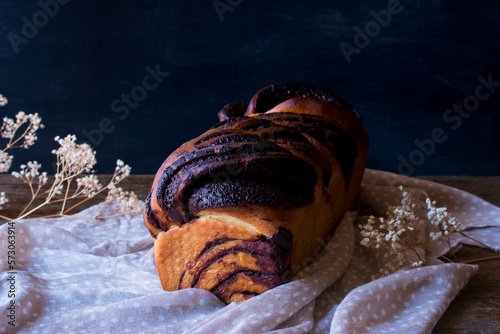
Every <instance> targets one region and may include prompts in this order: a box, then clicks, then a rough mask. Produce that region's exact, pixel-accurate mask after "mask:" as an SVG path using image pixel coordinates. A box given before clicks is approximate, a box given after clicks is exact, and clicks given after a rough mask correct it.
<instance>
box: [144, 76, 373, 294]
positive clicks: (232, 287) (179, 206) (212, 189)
mask: <svg viewBox="0 0 500 334" xmlns="http://www.w3.org/2000/svg"><path fill="white" fill-rule="evenodd" d="M219 119H220V122H219V123H218V124H216V125H215V126H214V127H212V128H211V129H210V130H208V131H207V132H205V133H204V134H202V135H201V136H199V137H198V138H195V139H193V140H191V141H188V142H186V143H185V144H183V145H182V146H181V147H179V148H178V149H177V150H175V151H174V152H173V153H172V154H171V155H170V156H169V157H168V158H167V159H166V160H165V162H164V163H163V164H162V166H161V167H160V169H159V170H158V172H157V174H156V177H155V179H154V182H153V186H152V189H151V193H150V195H149V196H148V198H147V200H146V205H145V209H144V220H145V224H146V226H147V228H148V229H149V231H150V232H151V235H152V236H153V238H154V239H155V261H156V267H157V269H158V274H159V277H160V280H161V283H162V286H163V288H164V289H165V290H169V291H173V290H178V289H184V288H201V289H206V290H209V291H212V292H213V293H214V294H215V295H217V296H218V297H219V298H220V299H221V300H222V301H224V302H226V303H230V302H232V301H242V300H246V299H248V298H250V297H252V296H255V295H258V294H261V293H263V292H265V291H267V290H269V289H270V288H272V287H275V286H277V285H280V284H282V283H283V282H285V281H286V279H287V278H289V277H291V275H293V274H294V273H296V272H297V271H298V270H300V269H301V268H302V267H303V266H304V265H305V264H307V263H308V259H310V258H311V257H312V256H313V254H317V251H318V247H319V246H320V245H322V244H324V243H325V242H326V241H327V238H328V237H329V236H330V235H331V234H332V233H333V232H334V231H335V228H336V226H337V224H338V222H339V221H340V219H341V218H342V216H343V214H344V213H345V212H346V211H347V210H349V209H352V208H353V207H354V206H355V202H356V199H357V196H358V193H359V188H360V185H361V179H362V176H363V171H364V168H365V164H366V158H367V147H368V137H367V134H366V132H365V130H364V127H363V125H362V122H361V119H360V117H359V115H358V114H357V113H356V112H355V111H354V110H353V109H352V107H351V106H350V105H349V104H347V103H346V102H345V101H343V100H342V99H341V98H339V97H338V96H336V95H335V94H333V93H332V92H330V91H328V90H325V89H322V88H318V87H313V86H308V85H299V84H277V85H272V86H268V87H265V88H263V89H261V90H260V91H259V92H257V94H255V95H254V96H253V98H252V99H251V100H250V101H248V102H246V101H245V102H234V103H230V104H228V105H226V106H225V107H224V108H223V109H222V110H221V111H220V112H219Z"/></svg>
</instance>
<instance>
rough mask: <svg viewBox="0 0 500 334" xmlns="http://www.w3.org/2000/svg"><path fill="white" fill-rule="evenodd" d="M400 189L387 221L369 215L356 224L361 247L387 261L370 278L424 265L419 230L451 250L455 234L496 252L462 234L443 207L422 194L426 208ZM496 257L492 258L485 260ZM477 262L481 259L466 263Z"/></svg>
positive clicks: (459, 225) (460, 227) (423, 250)
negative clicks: (398, 198)
mask: <svg viewBox="0 0 500 334" xmlns="http://www.w3.org/2000/svg"><path fill="white" fill-rule="evenodd" d="M399 189H400V190H401V194H402V200H401V205H399V206H389V207H388V209H387V213H386V216H387V217H386V218H384V217H379V218H375V217H374V216H370V217H369V218H368V219H367V222H366V224H364V225H358V227H359V228H360V230H361V232H360V233H361V236H362V237H363V239H362V240H361V242H360V243H361V245H363V246H365V247H367V248H372V249H375V250H377V251H380V252H382V254H383V256H384V259H385V260H386V261H384V262H385V264H384V267H383V268H382V269H380V275H379V276H378V277H377V276H373V277H372V279H376V278H380V277H384V276H387V275H390V274H392V273H393V272H395V271H396V270H398V269H400V268H402V267H404V266H408V265H411V266H413V267H421V266H423V265H425V256H424V254H425V251H426V250H427V249H426V247H425V245H424V244H423V242H422V241H421V240H420V239H419V234H420V231H427V232H428V236H429V237H430V238H431V239H432V240H438V239H439V240H442V241H445V242H446V243H448V245H449V246H450V247H451V243H450V235H451V234H452V233H458V234H460V235H462V236H464V237H466V238H468V239H470V240H472V241H474V242H476V243H478V244H480V245H482V246H483V247H485V248H488V249H490V250H491V251H493V252H495V250H494V249H492V248H490V247H488V246H487V245H485V244H483V243H481V242H480V241H479V240H476V239H474V238H472V237H470V236H469V235H467V234H465V233H464V231H463V230H462V224H461V223H460V222H459V221H457V219H456V217H454V216H452V215H451V214H450V213H449V212H448V209H447V208H446V207H437V206H436V202H435V201H433V200H431V199H430V198H429V196H428V195H425V196H426V199H425V205H423V204H422V202H420V201H417V200H416V199H415V198H414V196H413V195H412V194H411V193H409V192H407V191H406V190H404V188H403V187H402V186H400V187H399ZM424 237H425V236H424ZM498 257H499V256H493V257H489V258H487V259H495V258H498ZM480 260H482V259H478V260H472V261H466V262H465V263H471V262H477V261H480Z"/></svg>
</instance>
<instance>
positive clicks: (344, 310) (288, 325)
mask: <svg viewBox="0 0 500 334" xmlns="http://www.w3.org/2000/svg"><path fill="white" fill-rule="evenodd" d="M399 185H403V186H405V188H406V189H407V190H409V191H412V192H413V193H416V194H418V193H419V192H425V193H427V194H428V195H429V196H430V197H431V198H432V199H434V200H436V202H437V204H438V206H447V207H448V209H449V211H450V213H451V214H453V215H455V216H456V217H457V218H458V219H459V220H460V221H461V222H462V223H463V225H464V226H466V227H467V229H468V233H470V234H471V235H473V237H474V238H476V239H477V240H479V241H481V242H482V243H485V244H487V245H488V246H490V247H493V248H496V249H500V219H499V217H500V209H499V208H497V207H495V206H493V205H491V204H490V203H487V202H485V201H483V200H481V199H479V198H477V197H475V196H473V195H471V194H468V193H465V192H462V191H460V190H457V189H453V188H450V187H445V186H442V185H439V184H435V183H432V182H428V181H422V180H417V179H414V178H408V177H403V176H399V175H395V174H391V173H386V172H380V171H374V170H367V171H366V173H365V178H364V182H363V186H362V195H361V197H360V207H362V208H366V207H369V208H370V209H371V210H374V211H375V212H377V213H378V212H379V213H380V214H381V215H382V214H384V212H385V210H386V208H387V206H388V205H394V204H397V203H398V202H399V200H400V192H399V189H398V188H397V187H398V186H399ZM98 209H99V208H98V207H97V206H96V207H92V208H90V209H88V210H85V211H84V212H82V213H80V214H79V215H82V216H89V215H91V214H92V212H94V211H96V210H98ZM365 218H366V217H363V216H362V214H358V212H348V213H347V214H346V215H345V217H344V219H343V220H342V222H341V223H340V225H339V227H338V228H337V231H336V232H335V234H334V236H333V238H332V240H330V241H329V242H328V243H327V242H326V240H325V244H326V247H325V249H324V250H322V251H321V252H320V251H317V252H315V253H314V255H313V256H311V258H309V259H306V261H304V263H303V269H302V271H301V272H300V273H299V274H298V275H297V276H296V277H295V278H294V279H293V280H292V281H291V282H289V283H287V284H284V285H281V286H279V287H277V288H275V289H272V290H271V291H268V292H266V293H264V294H262V295H260V296H257V297H254V298H252V299H250V300H248V301H245V302H243V303H232V304H230V305H228V306H225V305H223V304H222V303H221V302H220V301H219V300H218V299H217V298H216V297H215V296H213V295H212V294H211V293H209V292H207V291H204V290H197V289H186V290H181V291H175V292H166V291H163V290H162V288H161V285H160V281H159V279H158V275H157V272H156V268H155V265H154V256H153V249H152V247H153V241H152V239H151V237H150V236H149V234H148V233H147V231H146V230H145V228H144V226H143V222H142V216H141V215H131V216H130V215H129V216H124V217H116V218H109V219H106V220H93V219H83V218H82V219H72V218H57V219H29V220H23V221H18V222H16V223H15V231H16V244H15V246H16V267H15V272H16V274H15V293H16V295H15V298H14V300H15V306H16V308H15V310H16V311H15V314H16V320H15V323H16V327H12V326H10V325H8V324H7V321H6V320H5V319H8V318H7V315H8V310H7V307H8V306H9V305H10V304H9V303H10V300H11V298H9V297H8V290H9V289H10V284H7V283H8V281H7V280H8V279H9V278H10V277H11V275H12V274H10V273H9V268H8V263H7V256H0V280H1V282H2V285H1V291H0V319H2V321H0V333H50V334H52V333H129V332H130V333H176V334H177V333H204V334H205V333H224V334H226V333H238V334H239V333H252V334H255V333H430V332H431V330H432V328H433V327H434V325H435V324H436V322H437V320H438V319H439V318H440V316H441V315H442V314H443V312H444V311H445V310H446V308H447V307H448V305H449V303H450V301H451V300H452V299H453V298H454V297H455V296H456V295H457V293H458V292H459V291H460V290H461V289H462V288H463V287H464V286H465V284H467V282H468V280H469V279H470V277H471V276H472V275H473V274H474V272H475V271H476V269H477V267H476V266H474V265H465V264H442V263H440V262H439V261H438V260H436V259H434V260H433V262H432V263H433V265H430V266H426V267H423V268H417V269H401V270H399V271H398V272H396V273H394V274H392V275H390V276H387V277H385V278H382V279H378V280H375V281H371V280H370V276H371V275H373V274H376V273H377V272H378V264H377V263H379V262H377V259H376V257H375V255H374V254H372V253H371V251H370V250H368V249H366V248H364V247H361V246H359V243H358V242H357V241H358V240H359V230H358V229H357V228H356V226H357V224H358V223H360V222H362V220H363V219H365ZM7 237H8V229H7V225H3V226H1V227H0V251H1V252H2V254H5V255H6V254H7V250H8V238H7ZM425 242H426V243H429V244H426V246H429V247H431V248H432V249H433V250H437V252H438V253H445V252H447V251H448V250H449V246H448V245H447V244H436V243H435V242H433V241H432V240H428V239H426V240H425ZM462 243H470V244H474V243H473V242H472V241H471V240H470V239H465V238H463V237H456V238H453V240H452V245H451V246H452V247H453V248H457V247H459V245H460V244H462Z"/></svg>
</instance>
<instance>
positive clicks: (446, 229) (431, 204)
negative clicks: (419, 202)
mask: <svg viewBox="0 0 500 334" xmlns="http://www.w3.org/2000/svg"><path fill="white" fill-rule="evenodd" d="M425 204H426V205H427V210H428V211H427V219H429V221H430V223H431V224H432V225H434V226H436V227H437V232H434V231H432V232H430V233H429V236H430V237H431V238H432V240H437V239H439V238H441V237H443V236H446V237H448V236H449V234H450V233H452V232H460V231H462V224H461V223H460V222H458V221H457V219H456V218H455V217H453V216H451V215H450V214H449V213H448V209H447V208H445V207H441V208H437V207H436V201H432V200H431V199H430V198H429V197H427V198H426V199H425Z"/></svg>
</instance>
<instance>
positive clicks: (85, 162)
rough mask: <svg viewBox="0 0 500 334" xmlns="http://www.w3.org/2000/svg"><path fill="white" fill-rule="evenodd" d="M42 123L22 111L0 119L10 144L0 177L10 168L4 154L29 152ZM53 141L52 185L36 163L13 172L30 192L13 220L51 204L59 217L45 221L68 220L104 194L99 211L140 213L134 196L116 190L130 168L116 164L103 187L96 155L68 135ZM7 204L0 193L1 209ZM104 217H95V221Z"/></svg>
mask: <svg viewBox="0 0 500 334" xmlns="http://www.w3.org/2000/svg"><path fill="white" fill-rule="evenodd" d="M5 104H7V99H6V98H5V97H4V96H3V95H1V94H0V107H2V106H4V105H5ZM41 121H42V119H41V118H40V117H39V116H38V114H26V113H24V112H22V111H21V112H19V113H17V115H16V118H15V120H14V119H11V118H8V117H5V118H4V119H3V125H2V127H1V128H0V136H1V137H2V138H6V139H9V141H8V143H7V144H6V146H5V148H4V149H3V150H2V151H0V173H5V172H8V171H9V170H10V168H11V166H12V159H13V156H12V155H10V154H8V153H7V152H6V151H7V150H9V149H13V148H29V147H30V146H32V145H33V144H34V143H35V141H36V140H37V139H38V138H37V135H36V133H37V131H38V130H39V129H42V128H43V127H44V126H43V124H42V123H41ZM21 128H24V130H23V131H22V132H21V131H20V130H19V129H21ZM55 141H56V142H57V143H58V144H59V148H58V149H56V150H53V151H52V153H53V154H55V155H56V159H57V161H56V166H57V167H56V169H57V170H56V173H55V175H54V177H53V178H51V182H49V177H48V176H47V173H46V172H40V170H41V167H42V165H41V164H39V163H38V162H36V161H30V162H28V163H27V164H23V165H21V166H20V171H15V172H12V175H13V176H14V177H15V178H17V179H20V180H22V182H24V183H26V184H27V185H28V187H29V189H30V192H31V198H30V200H29V202H28V203H27V204H26V206H25V208H24V209H23V210H22V211H21V212H20V213H19V214H18V215H17V216H16V217H15V219H22V218H26V217H28V216H31V215H33V214H35V213H36V212H37V211H39V210H40V209H41V208H43V207H45V206H47V205H51V206H53V205H54V204H55V205H60V209H59V211H58V213H56V214H53V215H50V216H44V217H52V216H68V215H69V214H70V212H72V211H73V210H74V209H75V208H76V207H78V206H79V205H81V204H83V203H85V202H86V201H87V200H89V199H91V198H93V197H95V196H96V195H98V194H99V193H101V192H103V191H106V190H107V191H108V196H107V199H106V201H105V202H104V204H103V206H102V207H105V206H106V205H112V206H113V208H114V209H113V210H114V211H113V214H112V215H119V214H124V213H131V212H137V211H140V210H141V208H142V204H143V203H142V202H141V201H140V200H138V198H137V196H136V195H135V194H134V193H133V192H127V191H123V189H122V188H121V187H117V184H118V183H120V182H121V181H122V180H123V179H125V178H126V177H127V176H129V175H130V171H131V168H130V166H128V165H126V164H125V163H124V162H123V161H121V160H118V161H117V164H116V168H115V171H114V174H113V176H112V177H111V180H110V181H109V184H108V185H106V186H102V184H101V183H100V182H99V179H98V177H97V176H96V175H95V174H94V170H93V168H94V166H95V164H96V163H97V160H96V157H95V155H96V152H95V151H94V150H92V148H91V147H90V146H89V145H88V144H86V143H83V144H78V143H77V139H76V136H74V135H67V136H66V137H64V138H60V137H59V136H57V137H56V138H55ZM52 180H53V181H52ZM75 183H76V188H75V186H74V185H75ZM72 185H73V187H72ZM8 202H9V200H8V198H7V197H6V195H5V192H0V209H1V208H2V206H3V205H5V204H7V203H8ZM104 217H105V216H102V215H100V216H95V218H104ZM106 217H107V216H106ZM0 218H1V219H5V220H13V218H10V217H6V216H4V215H0Z"/></svg>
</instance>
